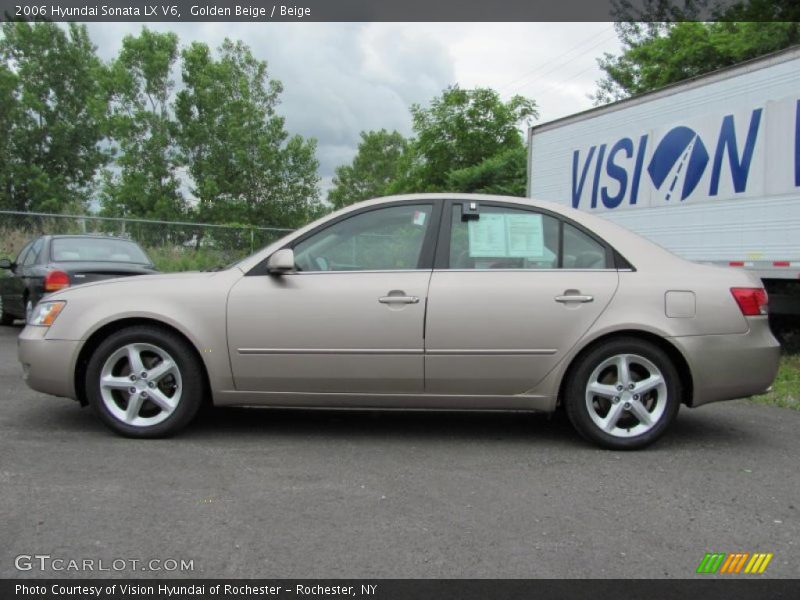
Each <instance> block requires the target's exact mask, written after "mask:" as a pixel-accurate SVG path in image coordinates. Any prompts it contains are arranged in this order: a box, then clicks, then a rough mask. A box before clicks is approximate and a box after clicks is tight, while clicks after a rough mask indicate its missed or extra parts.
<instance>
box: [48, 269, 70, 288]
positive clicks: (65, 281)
mask: <svg viewBox="0 0 800 600" xmlns="http://www.w3.org/2000/svg"><path fill="white" fill-rule="evenodd" d="M65 287H69V275H67V274H66V273H64V271H50V272H49V273H48V274H47V275H45V276H44V291H45V292H55V291H58V290H63V289H64V288H65Z"/></svg>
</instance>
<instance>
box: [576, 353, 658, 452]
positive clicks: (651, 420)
mask: <svg viewBox="0 0 800 600" xmlns="http://www.w3.org/2000/svg"><path fill="white" fill-rule="evenodd" d="M666 407H667V382H666V380H665V379H664V375H663V374H662V373H661V371H660V370H659V368H658V367H656V366H655V365H654V364H653V363H652V362H651V361H649V360H648V359H646V358H644V357H643V356H640V355H638V354H617V355H615V356H612V357H610V358H607V359H606V360H604V361H603V362H601V363H600V364H599V365H598V366H597V368H595V369H594V371H592V374H591V375H590V376H589V382H588V383H587V384H586V408H587V409H588V411H589V416H590V417H591V419H592V421H593V422H594V424H595V425H597V427H599V428H600V430H601V431H603V432H605V433H607V434H609V435H612V436H614V437H620V438H627V437H634V436H637V435H642V434H643V433H646V432H648V431H650V430H651V429H652V428H653V427H655V425H656V424H657V423H658V422H659V420H660V419H661V417H662V416H663V415H664V411H665V410H666Z"/></svg>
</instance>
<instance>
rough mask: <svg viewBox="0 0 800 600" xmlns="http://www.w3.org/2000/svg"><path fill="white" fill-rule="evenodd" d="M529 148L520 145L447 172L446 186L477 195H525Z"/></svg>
mask: <svg viewBox="0 0 800 600" xmlns="http://www.w3.org/2000/svg"><path fill="white" fill-rule="evenodd" d="M527 163H528V151H527V149H526V148H525V147H524V146H522V145H520V146H517V147H514V148H511V149H509V150H504V151H503V152H500V153H499V154H495V155H494V156H490V157H489V158H487V159H484V160H483V161H482V162H480V163H478V164H477V165H475V166H472V167H465V168H464V169H457V170H455V171H450V173H448V175H447V189H449V190H453V191H457V192H469V193H479V194H502V195H506V196H524V195H525V192H526V186H527Z"/></svg>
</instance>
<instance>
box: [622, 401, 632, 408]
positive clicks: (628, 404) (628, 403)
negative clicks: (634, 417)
mask: <svg viewBox="0 0 800 600" xmlns="http://www.w3.org/2000/svg"><path fill="white" fill-rule="evenodd" d="M623 406H624V407H625V410H630V409H631V403H630V402H626V403H625V404H624V405H623Z"/></svg>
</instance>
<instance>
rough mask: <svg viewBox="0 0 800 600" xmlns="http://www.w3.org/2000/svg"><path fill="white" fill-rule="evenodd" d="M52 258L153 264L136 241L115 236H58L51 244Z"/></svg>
mask: <svg viewBox="0 0 800 600" xmlns="http://www.w3.org/2000/svg"><path fill="white" fill-rule="evenodd" d="M50 258H51V260H54V261H56V262H73V261H83V262H121V263H135V264H140V265H149V264H152V263H151V261H150V259H149V258H147V255H146V254H145V253H144V251H143V250H142V249H141V248H140V247H139V246H138V245H137V244H135V243H134V242H129V241H126V240H118V239H113V238H101V237H98V238H82V237H74V238H56V239H54V240H53V241H52V243H51V244H50Z"/></svg>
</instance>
